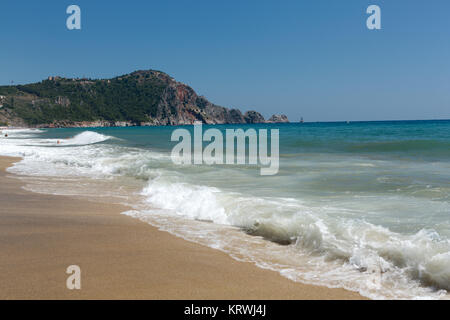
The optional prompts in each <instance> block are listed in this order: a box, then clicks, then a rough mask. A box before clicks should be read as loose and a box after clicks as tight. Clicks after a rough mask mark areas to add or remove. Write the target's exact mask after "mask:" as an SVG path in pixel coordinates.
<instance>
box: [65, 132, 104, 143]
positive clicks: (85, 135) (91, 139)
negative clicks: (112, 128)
mask: <svg viewBox="0 0 450 320" xmlns="http://www.w3.org/2000/svg"><path fill="white" fill-rule="evenodd" d="M109 139H112V137H110V136H105V135H103V134H100V133H97V132H93V131H84V132H82V133H80V134H77V135H76V136H75V137H73V138H69V139H65V140H59V141H60V145H61V146H85V145H90V144H95V143H100V142H104V141H106V140H109Z"/></svg>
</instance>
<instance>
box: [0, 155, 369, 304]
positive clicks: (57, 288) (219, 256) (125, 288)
mask: <svg viewBox="0 0 450 320" xmlns="http://www.w3.org/2000/svg"><path fill="white" fill-rule="evenodd" d="M18 160H19V159H18V158H9V157H0V179H1V181H2V183H1V184H0V203H1V206H0V221H1V223H0V238H1V240H0V274H1V276H0V283H1V284H2V285H1V289H0V299H237V300H241V299H245V300H247V299H279V300H285V299H345V300H347V299H365V298H364V297H362V296H361V295H359V294H358V293H355V292H350V291H347V290H344V289H330V288H326V287H320V286H313V285H305V284H302V283H296V282H293V281H291V280H288V279H286V278H284V277H282V276H281V275H279V274H278V273H276V272H274V271H270V270H264V269H260V268H258V267H256V266H255V265H253V264H251V263H247V262H239V261H236V260H234V259H232V258H231V257H229V256H228V255H227V254H226V253H223V252H220V251H218V250H214V249H211V248H208V247H204V246H201V245H199V244H195V243H191V242H188V241H186V240H183V239H181V238H177V237H175V236H173V235H171V234H169V233H167V232H163V231H159V230H158V229H157V228H155V227H153V226H151V225H149V224H146V223H144V222H141V221H139V220H138V219H133V218H131V217H127V216H124V215H121V214H120V213H121V212H124V211H126V210H127V209H128V208H126V207H124V206H120V205H108V204H101V203H94V202H90V201H87V200H79V199H73V198H71V197H67V196H54V195H43V194H37V193H32V192H28V191H25V190H24V189H23V188H22V186H23V183H22V182H21V181H20V180H18V179H14V178H12V177H11V176H12V174H10V173H7V172H6V171H5V169H6V168H7V167H9V166H10V165H12V164H13V163H14V162H16V161H18ZM74 264H75V265H79V266H80V268H81V272H82V280H81V286H82V289H81V290H68V289H67V288H66V279H67V277H68V275H67V274H66V273H65V271H66V268H67V267H68V266H69V265H74Z"/></svg>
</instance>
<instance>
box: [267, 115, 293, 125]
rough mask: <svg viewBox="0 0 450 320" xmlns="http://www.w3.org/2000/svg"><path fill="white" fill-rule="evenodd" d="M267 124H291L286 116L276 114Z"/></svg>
mask: <svg viewBox="0 0 450 320" xmlns="http://www.w3.org/2000/svg"><path fill="white" fill-rule="evenodd" d="M267 123H289V119H288V117H287V116H286V115H284V114H274V115H273V116H271V117H270V119H269V120H267Z"/></svg>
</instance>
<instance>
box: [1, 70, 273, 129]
mask: <svg viewBox="0 0 450 320" xmlns="http://www.w3.org/2000/svg"><path fill="white" fill-rule="evenodd" d="M195 121H202V122H203V123H206V124H225V123H227V124H228V123H263V122H265V120H264V118H263V117H262V115H261V114H259V113H258V112H256V111H249V112H247V113H245V114H242V113H241V111H239V110H237V109H228V108H224V107H221V106H217V105H215V104H212V103H211V102H209V101H208V100H207V99H206V98H204V97H202V96H198V95H197V94H196V93H195V91H194V90H193V89H192V88H191V87H189V86H187V85H185V84H183V83H180V82H177V81H176V80H175V79H173V78H172V77H170V76H169V75H167V74H166V73H164V72H161V71H155V70H145V71H136V72H133V73H130V74H127V75H123V76H119V77H115V78H112V79H78V78H77V79H68V78H61V77H49V78H48V79H47V80H44V81H41V82H38V83H32V84H27V85H16V86H0V125H2V124H3V125H5V124H8V125H14V126H25V125H26V126H31V127H79V126H86V127H90V126H136V125H137V126H148V125H182V124H193V123H194V122H195Z"/></svg>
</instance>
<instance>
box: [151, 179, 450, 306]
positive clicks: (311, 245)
mask: <svg viewBox="0 0 450 320" xmlns="http://www.w3.org/2000/svg"><path fill="white" fill-rule="evenodd" d="M142 194H143V195H144V196H145V197H146V201H147V202H148V203H149V204H151V205H152V206H153V207H156V208H159V209H165V210H167V212H168V214H173V215H175V216H182V217H185V218H189V219H195V220H201V221H211V222H214V223H217V224H224V225H231V226H235V227H239V228H240V229H242V230H243V231H245V232H246V233H247V234H250V235H253V236H259V237H262V238H263V239H266V240H270V241H272V242H275V243H277V244H282V245H290V246H291V247H294V248H296V250H298V251H299V252H301V253H306V254H307V255H309V256H311V257H314V256H315V257H322V258H323V259H325V261H328V262H330V261H335V262H338V263H339V264H342V265H346V266H348V267H349V268H352V269H354V270H357V271H358V272H360V273H361V275H363V276H365V277H367V278H370V277H373V276H374V274H375V275H377V276H378V277H379V281H380V284H381V285H382V287H383V289H379V290H380V292H382V291H383V290H386V287H388V286H398V287H397V289H403V292H406V291H408V290H411V285H412V284H415V285H416V287H417V288H419V287H422V289H421V290H424V292H422V293H421V294H423V295H425V296H426V294H429V295H431V296H432V295H436V296H439V295H442V294H443V292H442V291H439V290H450V242H449V241H448V240H447V239H445V238H441V236H440V235H439V234H438V233H437V232H436V231H435V230H432V229H422V230H420V231H418V232H416V233H412V234H409V235H405V234H399V233H396V232H393V231H390V230H389V229H387V228H384V227H381V226H377V225H374V224H372V223H368V222H366V221H364V220H355V219H345V218H342V217H340V218H338V217H337V216H336V214H335V213H336V211H338V210H339V209H337V208H324V207H311V206H307V205H305V204H302V202H301V201H299V200H297V199H283V198H257V197H246V196H243V195H239V194H235V193H227V192H223V191H221V190H219V189H217V188H212V187H207V186H198V185H192V184H188V183H169V182H167V181H164V179H163V178H162V177H160V178H158V179H154V180H153V181H150V182H149V184H148V185H147V187H146V188H145V189H144V191H143V192H142ZM322 262H324V261H322ZM316 271H317V272H318V273H320V272H321V271H320V267H318V270H316ZM327 277H328V276H327ZM363 284H364V282H363ZM402 285H403V286H404V287H403V288H402ZM417 288H416V289H417ZM361 290H362V291H364V290H366V289H364V288H363V287H360V288H358V291H361ZM417 290H419V289H417ZM374 291H376V289H374ZM419 291H420V290H419ZM380 292H378V294H375V293H374V292H371V293H366V295H369V296H372V297H380V296H382V294H381V293H380ZM416 293H417V292H416ZM427 297H428V296H427Z"/></svg>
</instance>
